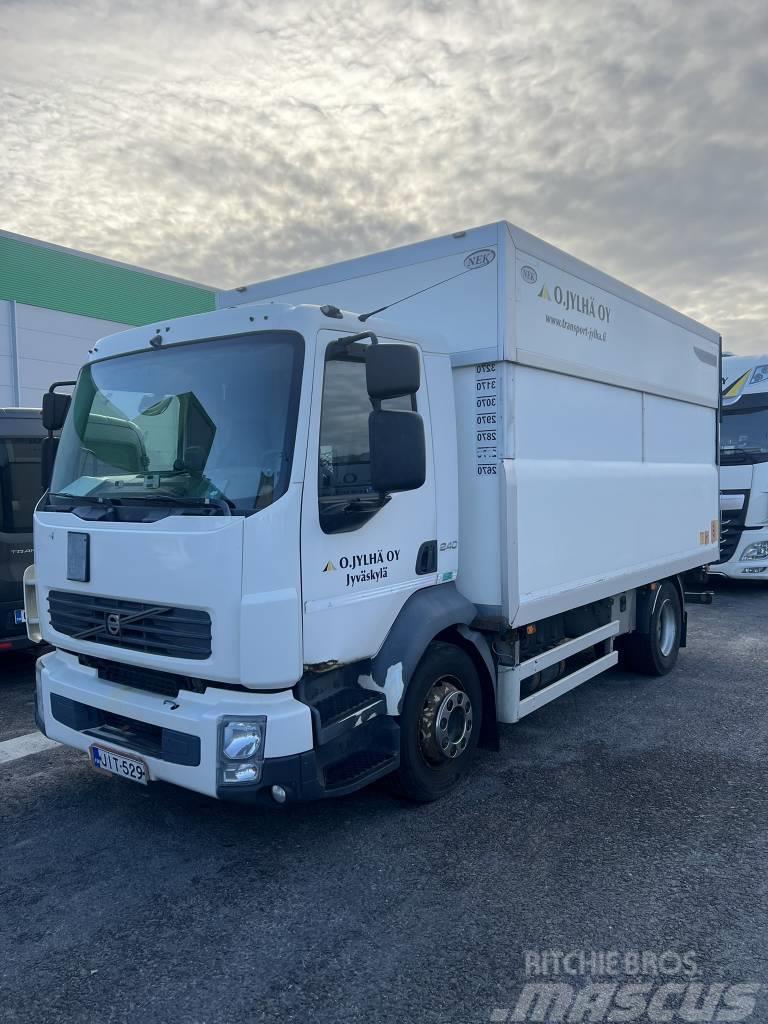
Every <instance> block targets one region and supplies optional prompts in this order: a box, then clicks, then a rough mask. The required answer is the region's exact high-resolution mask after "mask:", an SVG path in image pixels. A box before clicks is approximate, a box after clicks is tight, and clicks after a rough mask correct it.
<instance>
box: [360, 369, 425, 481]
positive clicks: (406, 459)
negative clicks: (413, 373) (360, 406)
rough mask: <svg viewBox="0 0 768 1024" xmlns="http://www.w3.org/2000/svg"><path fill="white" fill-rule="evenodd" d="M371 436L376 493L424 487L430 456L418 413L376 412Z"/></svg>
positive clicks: (373, 479) (370, 424) (372, 415)
mask: <svg viewBox="0 0 768 1024" xmlns="http://www.w3.org/2000/svg"><path fill="white" fill-rule="evenodd" d="M417 366H418V364H417ZM368 435H369V439H370V443H371V485H372V487H373V489H374V490H375V491H381V492H382V493H384V494H389V493H390V492H392V491H415V490H416V489H417V488H418V487H421V485H422V484H423V483H424V480H425V478H426V475H427V456H426V444H425V441H424V421H423V420H422V418H421V416H419V414H418V413H417V412H396V411H394V410H385V409H374V411H373V412H372V413H371V414H370V416H369V417H368Z"/></svg>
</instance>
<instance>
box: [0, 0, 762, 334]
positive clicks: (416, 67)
mask: <svg viewBox="0 0 768 1024" xmlns="http://www.w3.org/2000/svg"><path fill="white" fill-rule="evenodd" d="M0 139H2V144H1V145H0V227H3V228H5V229H7V230H10V231H16V232H19V233H21V234H27V235H32V236H35V237H38V238H43V239H46V240H48V241H52V242H57V243H59V244H62V245H68V246H73V247H75V248H81V249H85V250H88V251H91V252H95V253H99V254H100V255H103V256H108V257H111V258H112V259H117V260H124V261H127V262H129V263H137V264H140V265H143V266H147V267H151V268H153V269H155V270H159V271H163V272H165V273H170V274H178V275H180V276H183V277H189V278H192V279H194V280H198V281H202V282H205V283H207V284H212V285H217V286H222V287H232V286H234V285H237V284H241V283H244V282H250V281H256V280H259V279H263V278H265V277H273V276H276V275H279V274H283V273H288V272H291V271H295V270H299V269H302V268H304V267H309V266H315V265H317V264H320V263H326V262H329V261H333V260H337V259H343V258H347V257H351V256H356V255H361V254H363V253H366V252H370V251H374V250H377V249H383V248H388V247H391V246H394V245H398V244H402V243H405V242H410V241H416V240H419V239H421V238H426V237H429V236H433V235H437V234H443V233H446V232H450V231H455V230H458V229H460V228H465V227H471V226H474V225H477V224H482V223H486V222H488V221H492V220H498V219H501V218H505V217H506V218H507V219H509V220H512V221H514V222H516V223H518V224H519V225H520V226H521V227H524V228H526V229H527V230H529V231H532V232H533V233H534V234H537V235H540V236H541V237H543V238H545V239H546V240H547V241H550V242H553V243H554V244H556V245H558V246H560V247H562V248H565V249H567V250H569V251H571V252H573V253H574V254H575V255H577V256H580V257H582V258H584V259H586V260H588V261H590V262H593V263H595V264H597V265H598V266H599V267H600V268H601V269H603V270H607V271H608V272H610V273H613V274H615V275H616V276H618V277H620V278H622V279H623V280H625V281H627V282H628V283H630V284H633V285H635V286H636V287H639V288H641V289H643V290H644V291H647V292H649V293H650V294H652V295H654V296H655V297H657V298H660V299H662V300H664V301H666V302H668V303H670V304H671V305H673V306H676V307H677V308H679V309H681V310H683V311H684V312H687V313H689V314H691V315H693V316H695V317H697V318H698V319H701V320H704V321H705V322H706V323H708V324H709V325H711V326H712V327H715V328H717V329H719V330H720V331H721V332H722V333H723V335H724V339H725V345H726V348H730V349H733V350H736V351H741V352H749V351H764V350H766V349H768V4H767V3H766V2H765V0H729V2H728V3H723V2H722V0H685V2H684V0H638V2H635V0H612V2H608V0H606V2H602V0H601V2H598V0H581V2H579V3H576V2H574V0H457V2H453V0H445V2H444V0H420V2H419V0H411V2H405V0H403V2H397V0H365V2H356V0H331V2H328V3H324V2H322V0H315V2H313V0H281V2H280V3H278V2H276V0H273V2H266V0H152V2H142V0H90V2H85V0H83V2H78V0H19V2H17V0H0Z"/></svg>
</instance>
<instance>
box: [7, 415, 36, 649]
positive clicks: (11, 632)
mask: <svg viewBox="0 0 768 1024" xmlns="http://www.w3.org/2000/svg"><path fill="white" fill-rule="evenodd" d="M42 439H43V431H42V427H41V425H40V411H39V410H38V409H0V658H1V657H2V655H3V653H4V652H9V651H17V650H22V649H26V648H29V647H31V646H32V644H31V643H30V641H29V639H28V637H27V630H26V626H25V624H24V623H25V620H24V594H23V586H22V580H23V578H24V571H25V569H26V568H27V566H29V565H31V564H32V560H33V559H32V513H33V511H34V508H35V505H36V503H37V500H38V498H39V497H40V493H41V491H42V485H41V482H40V480H41V472H40V446H41V443H42Z"/></svg>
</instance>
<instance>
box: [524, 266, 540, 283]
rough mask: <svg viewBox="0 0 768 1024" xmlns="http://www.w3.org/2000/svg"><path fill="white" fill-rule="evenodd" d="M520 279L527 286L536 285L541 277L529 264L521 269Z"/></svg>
mask: <svg viewBox="0 0 768 1024" xmlns="http://www.w3.org/2000/svg"><path fill="white" fill-rule="evenodd" d="M520 277H522V279H523V280H524V281H525V283H526V284H536V282H537V281H538V279H539V275H538V274H537V273H536V271H535V270H534V269H533V267H529V266H528V265H527V264H526V265H525V266H524V267H520Z"/></svg>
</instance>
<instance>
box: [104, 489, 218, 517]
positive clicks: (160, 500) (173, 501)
mask: <svg viewBox="0 0 768 1024" xmlns="http://www.w3.org/2000/svg"><path fill="white" fill-rule="evenodd" d="M116 500H117V501H118V502H119V503H123V502H125V501H126V500H127V501H135V502H137V503H138V504H139V505H143V504H145V503H147V502H149V503H151V504H155V505H181V506H183V507H185V508H205V507H213V508H219V509H221V510H222V511H223V512H224V513H225V514H226V515H228V516H229V515H231V514H232V509H233V508H234V507H235V503H234V501H231V500H230V499H229V498H211V497H199V498H193V497H189V496H188V495H179V494H165V493H164V492H163V491H160V492H159V493H158V492H155V493H154V494H126V495H122V494H121V495H120V497H119V498H117V499H116Z"/></svg>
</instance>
